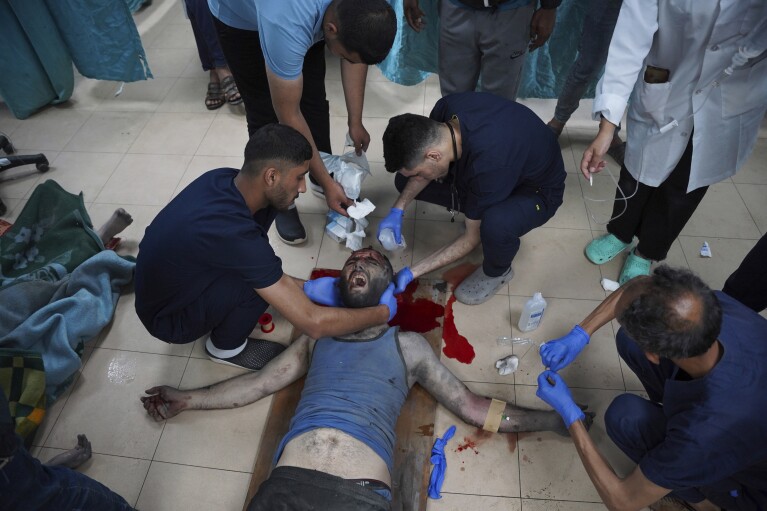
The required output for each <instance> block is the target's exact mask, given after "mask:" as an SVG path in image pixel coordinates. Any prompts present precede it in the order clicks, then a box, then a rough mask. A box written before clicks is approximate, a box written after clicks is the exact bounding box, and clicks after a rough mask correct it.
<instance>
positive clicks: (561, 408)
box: [535, 370, 586, 428]
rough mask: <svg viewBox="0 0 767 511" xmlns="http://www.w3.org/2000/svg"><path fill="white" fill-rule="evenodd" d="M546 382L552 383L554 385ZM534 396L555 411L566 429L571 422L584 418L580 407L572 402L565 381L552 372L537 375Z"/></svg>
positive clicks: (584, 415)
mask: <svg viewBox="0 0 767 511" xmlns="http://www.w3.org/2000/svg"><path fill="white" fill-rule="evenodd" d="M548 380H551V381H553V382H554V385H552V384H551V383H549V381H548ZM535 395H536V396H538V397H539V398H541V399H542V400H543V401H545V402H546V403H547V404H548V405H549V406H551V407H552V408H553V409H554V410H556V411H557V413H558V414H559V415H561V416H562V419H564V421H565V426H567V427H568V428H569V427H570V425H571V424H572V423H573V422H575V421H579V420H583V419H585V418H586V414H584V413H583V410H581V407H580V406H578V405H577V404H575V401H573V396H572V395H571V394H570V389H569V388H567V384H566V383H565V380H563V379H562V377H561V376H559V375H558V374H557V373H555V372H554V371H548V370H547V371H543V372H542V373H541V374H539V375H538V390H537V391H536V392H535Z"/></svg>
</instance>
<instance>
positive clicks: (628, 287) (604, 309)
mask: <svg viewBox="0 0 767 511" xmlns="http://www.w3.org/2000/svg"><path fill="white" fill-rule="evenodd" d="M649 280H650V277H649V276H647V275H642V276H639V277H635V278H633V279H631V280H630V281H629V282H627V283H626V284H624V285H622V286H621V287H619V288H618V289H617V290H616V291H614V292H613V293H612V294H610V296H608V297H607V298H605V299H604V301H603V302H602V303H600V304H599V305H598V306H597V308H596V309H594V310H593V311H592V312H591V313H590V314H589V315H588V316H586V318H585V319H584V320H583V321H581V322H580V323H579V324H580V325H581V328H583V329H584V330H585V331H586V333H587V334H589V335H590V336H591V335H593V334H594V332H596V331H597V330H599V329H600V328H602V327H603V326H604V325H606V324H607V323H609V322H610V321H612V320H613V319H615V318H616V317H618V316H619V315H620V313H621V312H623V311H624V310H625V309H626V307H628V306H629V305H630V304H631V302H633V301H634V300H635V299H636V298H637V297H638V296H639V295H641V294H642V293H643V292H644V290H645V289H646V286H647V284H648V283H649Z"/></svg>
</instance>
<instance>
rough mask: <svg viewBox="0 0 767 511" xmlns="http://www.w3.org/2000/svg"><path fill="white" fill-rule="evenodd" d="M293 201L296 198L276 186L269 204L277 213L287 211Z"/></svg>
mask: <svg viewBox="0 0 767 511" xmlns="http://www.w3.org/2000/svg"><path fill="white" fill-rule="evenodd" d="M295 200H296V197H293V196H291V195H290V194H289V193H288V191H287V190H285V189H284V188H283V187H281V186H278V187H277V188H276V189H275V191H274V195H273V196H272V197H271V198H270V200H269V203H270V204H271V205H272V207H273V208H275V209H277V210H279V211H287V210H288V208H290V205H291V204H293V202H295Z"/></svg>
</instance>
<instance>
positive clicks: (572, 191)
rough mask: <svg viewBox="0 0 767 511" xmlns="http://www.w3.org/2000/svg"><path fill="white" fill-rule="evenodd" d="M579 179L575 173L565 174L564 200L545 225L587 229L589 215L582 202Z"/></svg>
mask: <svg viewBox="0 0 767 511" xmlns="http://www.w3.org/2000/svg"><path fill="white" fill-rule="evenodd" d="M581 179H582V178H581V177H580V176H579V175H577V174H567V179H566V180H565V195H564V198H563V201H564V202H563V203H562V205H561V206H559V209H557V212H556V213H555V214H554V217H553V218H552V219H550V220H549V221H548V222H546V223H545V224H544V225H545V226H546V227H559V228H563V229H589V217H588V215H587V214H586V207H585V206H584V204H583V192H582V191H581V183H580V181H581Z"/></svg>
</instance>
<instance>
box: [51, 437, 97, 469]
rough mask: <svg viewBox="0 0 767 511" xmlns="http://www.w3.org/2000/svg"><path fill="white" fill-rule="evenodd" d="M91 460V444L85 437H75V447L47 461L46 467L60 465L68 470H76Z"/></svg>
mask: <svg viewBox="0 0 767 511" xmlns="http://www.w3.org/2000/svg"><path fill="white" fill-rule="evenodd" d="M89 459H91V442H90V440H88V437H86V436H85V435H77V445H75V446H74V447H73V448H71V449H69V450H68V451H66V452H62V453H61V454H58V455H56V456H54V457H53V458H51V459H50V460H48V463H46V465H49V466H55V465H62V466H65V467H69V468H77V467H79V466H80V465H82V464H83V463H85V462H86V461H88V460H89Z"/></svg>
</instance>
